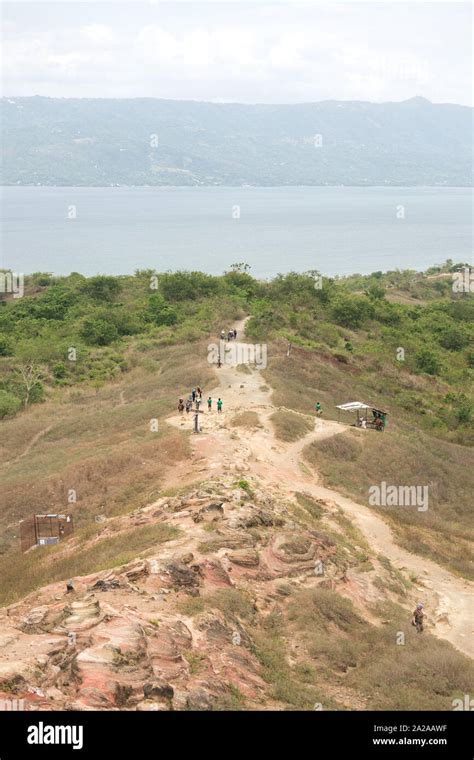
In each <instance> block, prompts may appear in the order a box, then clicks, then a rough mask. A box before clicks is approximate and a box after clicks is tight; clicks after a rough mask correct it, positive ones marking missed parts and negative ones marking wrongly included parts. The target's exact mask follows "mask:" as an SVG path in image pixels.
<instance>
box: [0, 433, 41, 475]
mask: <svg viewBox="0 0 474 760" xmlns="http://www.w3.org/2000/svg"><path fill="white" fill-rule="evenodd" d="M52 427H53V426H52V425H48V427H45V428H43V430H40V431H39V433H36V435H34V436H33V438H32V439H31V441H30V442H29V443H28V445H27V446H26V448H25V449H23V451H22V452H21V454H18V456H17V457H15V458H14V459H9V460H8V462H3V463H2V466H5V465H7V464H15V462H18V461H19V460H20V459H23V457H26V455H27V454H28V453H29V452H30V451H31V449H32V448H33V446H35V444H37V443H38V441H39V440H40V439H41V438H43V436H45V435H47V434H48V433H49V431H50V430H51V428H52Z"/></svg>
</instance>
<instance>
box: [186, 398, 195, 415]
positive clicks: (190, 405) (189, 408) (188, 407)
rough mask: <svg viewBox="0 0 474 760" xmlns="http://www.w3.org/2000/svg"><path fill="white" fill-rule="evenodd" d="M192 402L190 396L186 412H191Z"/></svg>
mask: <svg viewBox="0 0 474 760" xmlns="http://www.w3.org/2000/svg"><path fill="white" fill-rule="evenodd" d="M192 404H193V402H192V400H191V399H190V398H188V399H187V400H186V414H189V412H190V411H191V407H192Z"/></svg>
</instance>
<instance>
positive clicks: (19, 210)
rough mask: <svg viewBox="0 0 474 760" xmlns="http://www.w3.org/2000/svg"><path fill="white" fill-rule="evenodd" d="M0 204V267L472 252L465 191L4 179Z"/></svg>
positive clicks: (255, 264)
mask: <svg viewBox="0 0 474 760" xmlns="http://www.w3.org/2000/svg"><path fill="white" fill-rule="evenodd" d="M0 208H1V215H2V253H1V257H0V263H1V266H3V267H8V268H11V269H12V270H13V271H15V272H23V273H29V272H33V271H48V272H54V273H56V274H67V273H69V272H71V271H77V272H81V273H83V274H85V275H91V274H96V273H99V272H100V273H106V274H126V273H131V272H133V271H134V270H135V269H144V268H154V269H156V270H158V271H164V270H168V269H172V270H174V269H198V270H201V271H204V272H209V273H211V274H219V273H222V272H223V271H224V270H226V269H227V268H229V266H230V265H231V264H232V263H234V262H240V261H245V262H247V263H248V264H250V265H251V267H252V269H251V273H252V274H253V275H254V276H256V277H262V278H266V277H271V276H273V275H275V274H277V273H278V272H288V271H291V270H294V271H306V270H309V269H318V270H319V271H321V272H322V273H323V274H326V275H335V274H339V275H342V274H350V273H353V272H360V273H363V274H364V273H368V272H372V271H374V270H378V269H381V270H387V269H395V268H400V269H402V268H413V269H418V270H420V269H425V268H427V267H428V266H431V265H433V264H439V263H441V262H443V261H444V260H445V259H447V258H452V259H454V260H455V261H467V262H470V261H471V258H472V190H471V189H469V188H353V187H350V188H349V187H291V188H281V187H280V188H233V187H193V188H181V187H180V188H169V187H166V188H149V187H132V188H122V187H118V188H114V187H106V188H75V187H73V188H65V187H60V188H56V187H6V188H3V189H2V191H1V203H0ZM74 215H75V218H70V217H74Z"/></svg>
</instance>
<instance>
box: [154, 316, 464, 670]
mask: <svg viewBox="0 0 474 760" xmlns="http://www.w3.org/2000/svg"><path fill="white" fill-rule="evenodd" d="M245 321H246V320H242V321H241V322H240V323H239V324H237V325H236V328H237V330H238V334H239V336H242V335H243V333H244V329H245ZM216 371H217V373H218V377H219V380H220V385H219V387H218V388H217V389H215V390H214V391H213V392H212V393H211V395H212V397H213V411H212V413H211V414H208V413H207V405H206V403H205V399H204V398H203V404H202V406H203V407H206V411H205V412H204V413H203V414H201V415H200V419H201V434H200V435H196V436H193V438H192V446H193V452H194V453H193V464H192V465H191V469H190V472H189V473H188V478H189V477H190V475H191V471H192V470H193V471H194V473H195V476H196V477H200V478H202V479H204V478H206V477H209V476H211V475H213V474H216V473H218V472H219V471H222V472H228V471H229V470H231V471H232V470H235V471H236V473H242V476H243V474H244V473H246V472H248V473H251V474H254V475H256V476H257V477H259V478H261V479H262V481H267V482H268V484H269V487H272V488H274V487H275V484H278V487H279V489H280V490H281V491H282V492H286V493H287V494H289V493H291V492H293V491H306V492H307V493H309V494H311V495H312V496H313V497H315V498H317V499H324V500H329V501H332V502H334V503H335V504H336V505H338V506H339V507H340V508H341V509H342V510H343V511H344V512H345V514H347V515H348V516H349V517H350V518H351V520H352V521H353V523H354V524H355V525H356V526H357V527H358V528H359V529H360V531H361V532H362V534H363V535H364V537H365V539H366V541H367V543H368V544H369V546H370V547H371V550H372V551H373V552H374V553H375V554H383V555H384V556H385V557H387V558H388V559H389V560H390V561H391V562H392V563H393V565H394V566H395V567H397V568H398V569H400V570H403V571H405V572H406V573H408V574H409V575H410V576H416V577H417V579H418V580H417V583H418V586H417V593H418V594H419V597H420V598H421V599H423V598H426V595H427V593H429V595H430V609H428V610H427V621H428V627H429V630H430V631H431V632H432V633H434V634H435V635H437V636H439V637H440V638H444V639H446V640H447V641H449V642H450V643H451V644H453V645H454V646H455V647H457V648H458V649H459V650H460V651H462V652H464V654H466V655H468V656H469V657H473V658H474V646H473V636H472V634H473V625H474V616H473V611H474V610H473V603H472V599H473V585H474V584H472V583H470V582H468V581H465V580H463V579H460V578H458V577H456V576H454V575H452V574H451V573H450V572H449V571H448V570H446V569H444V568H443V567H440V566H439V565H437V564H436V563H434V562H432V561H430V560H429V559H426V558H424V557H421V556H418V555H415V554H412V553H410V552H408V551H406V550H405V549H403V548H402V547H401V546H399V545H398V544H396V543H395V540H394V537H393V534H392V531H391V529H390V527H389V525H388V524H387V523H386V522H385V521H384V520H383V519H382V518H381V517H380V516H379V515H378V514H377V513H376V512H375V511H373V510H371V509H369V508H368V507H366V506H364V505H362V504H358V503H356V502H355V501H352V500H351V499H349V498H347V497H345V496H343V495H341V494H340V493H338V492H337V491H333V490H331V489H329V488H325V487H324V486H322V485H320V483H319V482H318V476H317V475H315V474H312V473H311V474H310V472H309V470H308V468H307V467H302V451H303V449H304V448H305V447H306V446H307V445H308V444H309V443H311V442H313V441H316V440H321V439H323V438H327V437H330V436H333V435H338V434H339V433H341V432H343V431H344V430H347V428H346V426H344V425H342V424H339V423H337V422H333V421H329V420H315V429H314V430H313V431H311V432H310V433H308V434H307V435H306V436H305V437H304V438H302V439H300V440H299V441H297V442H295V443H284V442H281V441H279V440H277V439H276V437H275V435H274V431H273V429H272V423H271V421H270V416H271V415H272V414H273V413H274V412H275V411H277V408H276V407H275V406H273V405H272V403H271V394H272V390H271V389H270V388H268V386H267V385H266V382H265V381H264V379H263V378H262V377H261V375H260V372H259V370H258V369H252V370H251V371H250V372H242V370H241V369H239V368H237V367H236V366H232V365H229V364H227V363H225V364H223V366H222V367H221V368H220V369H218V370H216ZM218 396H221V398H222V399H223V413H222V414H220V415H218V414H217V411H216V408H215V402H216V400H217V397H218ZM240 411H254V412H256V413H257V414H258V417H259V420H260V423H261V427H259V428H255V429H253V430H249V431H247V430H245V432H242V428H233V427H232V426H231V425H229V423H230V422H231V420H232V417H234V415H235V414H236V413H237V412H240ZM168 422H169V423H170V424H173V425H175V426H177V427H180V428H184V429H188V430H189V429H191V428H192V415H191V414H190V415H189V416H187V415H185V414H184V415H183V416H174V417H172V418H170V419H168ZM188 478H186V479H188ZM432 599H433V603H434V605H435V609H433V606H432V604H431V600H432Z"/></svg>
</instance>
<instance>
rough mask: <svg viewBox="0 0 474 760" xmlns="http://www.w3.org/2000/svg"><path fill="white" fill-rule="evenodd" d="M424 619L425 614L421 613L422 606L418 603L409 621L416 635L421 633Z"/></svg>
mask: <svg viewBox="0 0 474 760" xmlns="http://www.w3.org/2000/svg"><path fill="white" fill-rule="evenodd" d="M424 617H425V613H424V612H423V605H422V603H421V602H419V603H418V604H417V605H416V609H415V611H414V613H413V618H412V621H411V624H412V625H414V626H415V628H416V630H417V632H418V633H423V618H424Z"/></svg>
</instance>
